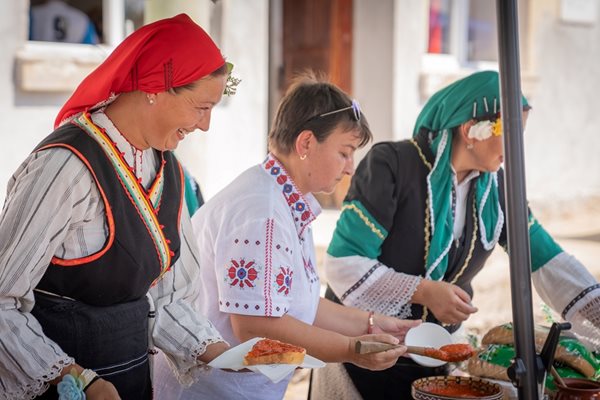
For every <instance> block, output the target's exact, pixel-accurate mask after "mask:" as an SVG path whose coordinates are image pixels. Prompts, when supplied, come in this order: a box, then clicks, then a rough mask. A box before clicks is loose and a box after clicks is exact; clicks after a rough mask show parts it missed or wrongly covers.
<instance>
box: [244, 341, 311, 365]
mask: <svg viewBox="0 0 600 400" xmlns="http://www.w3.org/2000/svg"><path fill="white" fill-rule="evenodd" d="M305 354H306V349H304V348H302V347H298V346H294V345H293V344H289V343H283V342H280V341H279V340H274V339H261V340H259V341H258V342H256V343H255V344H254V346H252V349H251V350H250V351H249V352H248V354H246V356H245V357H244V365H258V364H302V362H303V361H304V355H305Z"/></svg>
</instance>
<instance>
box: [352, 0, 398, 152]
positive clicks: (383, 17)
mask: <svg viewBox="0 0 600 400" xmlns="http://www.w3.org/2000/svg"><path fill="white" fill-rule="evenodd" d="M393 6H394V2H393V0H378V1H376V2H375V1H372V0H354V19H353V31H354V32H353V52H352V58H353V59H352V63H353V65H352V67H353V70H352V84H353V87H352V93H353V95H354V97H355V98H356V99H358V101H359V102H360V105H361V109H362V111H363V113H364V114H365V116H366V118H367V120H368V121H369V126H370V127H371V131H372V132H373V142H380V141H384V140H392V139H393V120H394V118H393V92H392V87H393V82H394V79H393V76H394V68H393V60H394V41H393V29H394V13H393V10H394V7H393ZM373 21H377V22H376V23H373ZM366 150H367V149H361V150H359V151H358V154H357V155H356V159H357V161H358V159H360V158H361V157H362V155H363V154H364V153H365V152H366Z"/></svg>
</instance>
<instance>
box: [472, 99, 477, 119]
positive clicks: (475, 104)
mask: <svg viewBox="0 0 600 400" xmlns="http://www.w3.org/2000/svg"><path fill="white" fill-rule="evenodd" d="M476 115H477V101H474V102H473V118H475V116H476Z"/></svg>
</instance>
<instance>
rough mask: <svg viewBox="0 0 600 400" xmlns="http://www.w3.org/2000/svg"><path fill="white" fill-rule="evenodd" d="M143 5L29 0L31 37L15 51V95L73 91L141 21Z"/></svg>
mask: <svg viewBox="0 0 600 400" xmlns="http://www.w3.org/2000/svg"><path fill="white" fill-rule="evenodd" d="M144 6H145V0H30V13H29V16H30V26H29V39H30V40H28V41H26V42H25V44H24V46H23V47H22V48H21V49H19V50H18V51H17V54H16V78H17V79H16V84H17V88H18V91H17V96H18V97H19V96H21V97H23V98H25V97H26V96H27V95H28V93H32V92H35V93H36V94H37V95H38V96H39V95H40V94H42V93H46V94H48V95H49V96H51V95H52V94H54V93H60V92H62V93H69V92H71V91H73V89H75V88H76V87H77V85H78V84H79V82H81V80H82V79H83V78H84V77H85V76H86V75H87V74H89V73H90V72H91V71H92V70H93V69H94V68H96V67H97V66H98V65H99V64H100V63H101V62H102V61H104V59H105V58H106V56H107V55H108V54H110V52H111V50H112V49H113V48H114V47H115V46H117V45H118V44H119V43H120V42H121V41H122V40H123V39H124V38H125V36H126V35H128V34H129V33H131V32H133V31H134V30H135V29H137V28H139V27H140V26H141V25H142V24H143V19H144V18H143V17H144ZM49 101H50V100H49Z"/></svg>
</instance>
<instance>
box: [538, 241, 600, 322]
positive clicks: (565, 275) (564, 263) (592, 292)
mask: <svg viewBox="0 0 600 400" xmlns="http://www.w3.org/2000/svg"><path fill="white" fill-rule="evenodd" d="M532 279H533V284H534V286H535V289H536V291H537V293H538V294H539V295H540V297H541V298H542V300H543V301H544V302H545V303H546V304H548V305H549V306H550V307H551V308H552V309H554V310H555V311H556V312H558V313H559V314H561V315H562V316H563V317H564V318H566V317H569V316H571V315H572V314H573V312H576V311H578V310H580V309H582V308H583V307H584V306H585V305H586V304H587V303H589V302H590V301H592V300H593V299H594V298H595V297H598V296H600V286H598V282H597V281H596V279H595V278H594V277H593V276H592V275H591V274H590V273H589V272H588V270H587V269H586V268H585V267H584V266H583V264H581V263H580V262H579V261H578V260H577V259H576V258H575V257H573V256H572V255H570V254H568V253H566V252H561V253H559V254H558V255H556V256H555V257H553V258H552V259H551V260H549V261H548V262H547V263H545V264H544V265H543V266H542V267H540V268H538V269H537V270H536V271H535V272H534V273H533V274H532ZM558 287H560V290H556V288H558ZM590 288H591V289H590Z"/></svg>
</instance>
